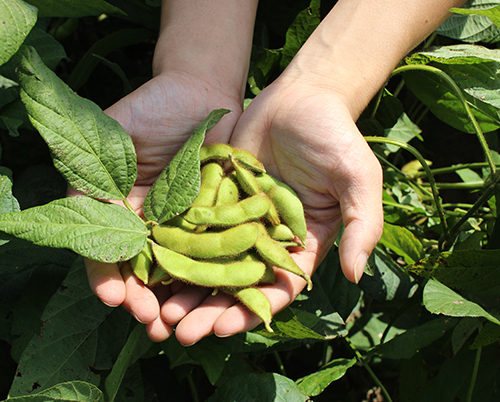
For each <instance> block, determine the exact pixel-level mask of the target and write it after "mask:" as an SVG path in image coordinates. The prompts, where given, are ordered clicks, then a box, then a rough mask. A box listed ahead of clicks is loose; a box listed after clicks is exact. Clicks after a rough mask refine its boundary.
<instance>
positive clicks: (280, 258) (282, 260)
mask: <svg viewBox="0 0 500 402" xmlns="http://www.w3.org/2000/svg"><path fill="white" fill-rule="evenodd" d="M255 248H256V249H257V252H258V253H259V255H260V256H261V257H262V258H263V259H264V260H265V261H266V262H268V263H269V264H271V265H273V266H275V267H277V268H281V269H284V270H286V271H289V272H291V273H293V274H295V275H298V276H300V277H301V278H303V279H304V280H305V281H306V282H307V290H311V289H312V285H313V284H312V281H311V278H310V277H309V275H307V274H306V273H305V272H304V271H302V270H301V269H300V268H299V266H298V265H297V264H296V263H295V261H294V260H293V259H292V257H291V256H290V253H289V252H288V250H287V249H286V248H284V247H283V246H282V245H281V244H280V242H278V241H276V240H273V239H271V237H270V236H269V233H267V229H266V227H265V226H264V225H262V224H259V236H258V237H257V242H256V243H255Z"/></svg>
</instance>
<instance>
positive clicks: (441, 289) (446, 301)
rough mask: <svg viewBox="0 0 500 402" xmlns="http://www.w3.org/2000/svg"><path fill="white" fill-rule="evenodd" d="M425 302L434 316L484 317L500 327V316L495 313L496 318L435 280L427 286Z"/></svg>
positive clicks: (430, 281) (425, 288)
mask: <svg viewBox="0 0 500 402" xmlns="http://www.w3.org/2000/svg"><path fill="white" fill-rule="evenodd" d="M423 300H424V305H425V308H426V309H427V310H429V311H430V312H431V313H433V314H444V315H449V316H451V317H484V318H486V319H487V320H489V321H491V322H493V323H495V324H498V325H500V314H496V313H495V316H494V315H492V314H490V313H489V312H487V311H486V310H485V309H483V308H482V307H481V306H480V305H479V304H477V303H474V302H472V301H470V300H467V299H466V298H465V297H463V296H461V295H459V294H458V293H456V292H455V291H453V290H451V289H450V288H449V287H447V286H446V285H444V284H442V283H441V282H438V281H437V280H434V279H431V280H429V282H427V284H426V285H425V287H424V299H423ZM497 316H498V317H497Z"/></svg>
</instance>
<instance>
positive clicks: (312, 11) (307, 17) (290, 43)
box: [280, 0, 321, 69]
mask: <svg viewBox="0 0 500 402" xmlns="http://www.w3.org/2000/svg"><path fill="white" fill-rule="evenodd" d="M320 22H321V15H320V0H311V3H310V4H309V7H308V8H307V9H305V10H302V11H301V12H300V13H299V14H298V15H297V17H296V18H295V20H294V21H293V23H292V25H291V26H290V28H289V29H288V31H287V32H286V41H285V45H284V46H283V49H282V56H281V61H280V64H281V68H282V69H284V68H285V67H286V66H287V65H288V63H290V61H291V60H292V58H293V57H294V56H295V55H296V54H297V52H298V51H299V49H300V48H301V46H302V45H303V44H304V43H305V41H306V40H307V39H308V38H309V36H310V35H311V34H312V33H313V31H314V30H315V29H316V27H317V26H318V25H319V23H320Z"/></svg>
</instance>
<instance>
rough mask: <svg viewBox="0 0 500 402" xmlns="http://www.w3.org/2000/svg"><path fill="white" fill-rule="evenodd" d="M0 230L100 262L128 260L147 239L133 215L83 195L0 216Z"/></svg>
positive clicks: (114, 205)
mask: <svg viewBox="0 0 500 402" xmlns="http://www.w3.org/2000/svg"><path fill="white" fill-rule="evenodd" d="M0 231H3V232H6V233H8V234H11V235H13V236H16V237H19V238H21V239H24V240H28V241H30V242H32V243H34V244H37V245H39V246H48V247H55V248H68V249H70V250H73V251H75V252H76V253H78V254H80V255H82V256H84V257H88V258H90V259H93V260H97V261H102V262H117V261H125V260H129V259H130V258H132V257H133V256H134V255H136V254H138V253H139V252H140V251H141V250H142V249H143V248H144V246H145V244H146V239H147V229H146V226H145V225H144V223H143V221H142V220H141V219H140V218H139V217H138V216H137V215H136V214H135V213H133V212H130V211H129V210H127V209H125V208H123V207H122V206H120V205H116V204H110V203H104V202H100V201H96V200H93V199H92V198H88V197H84V196H80V197H70V198H63V199H59V200H55V201H52V202H51V203H49V204H46V205H42V206H39V207H33V208H29V209H26V210H23V211H21V212H10V213H6V214H3V215H0Z"/></svg>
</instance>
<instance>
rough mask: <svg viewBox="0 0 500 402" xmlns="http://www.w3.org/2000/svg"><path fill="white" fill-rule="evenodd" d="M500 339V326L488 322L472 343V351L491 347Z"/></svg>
mask: <svg viewBox="0 0 500 402" xmlns="http://www.w3.org/2000/svg"><path fill="white" fill-rule="evenodd" d="M499 339H500V325H498V324H495V323H493V322H490V321H488V322H487V323H486V324H485V325H484V326H483V327H482V328H481V330H480V331H479V334H478V335H477V336H476V338H475V339H474V342H472V345H471V346H470V348H471V349H478V348H482V347H483V346H487V345H491V344H492V343H494V342H496V341H498V340H499Z"/></svg>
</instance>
